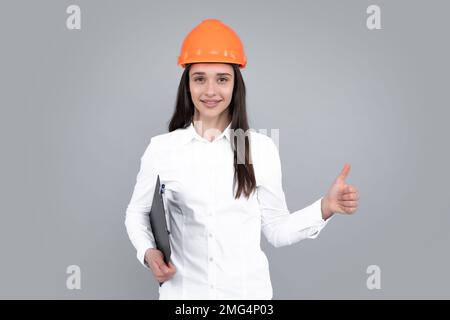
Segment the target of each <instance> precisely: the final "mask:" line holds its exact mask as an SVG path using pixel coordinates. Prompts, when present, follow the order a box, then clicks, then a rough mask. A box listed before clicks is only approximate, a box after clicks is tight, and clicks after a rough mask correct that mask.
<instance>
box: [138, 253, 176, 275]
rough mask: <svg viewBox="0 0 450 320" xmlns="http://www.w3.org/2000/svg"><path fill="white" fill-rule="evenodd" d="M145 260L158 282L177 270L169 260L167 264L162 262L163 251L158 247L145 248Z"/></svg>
mask: <svg viewBox="0 0 450 320" xmlns="http://www.w3.org/2000/svg"><path fill="white" fill-rule="evenodd" d="M145 262H146V263H147V265H148V266H149V267H150V269H151V270H152V272H153V275H154V276H155V278H156V280H158V282H159V283H163V282H165V281H167V280H169V279H170V278H172V277H173V275H174V274H175V272H176V271H177V270H176V268H175V266H174V265H173V264H172V262H170V261H169V264H168V265H167V264H166V263H165V262H164V258H163V253H162V252H161V251H160V250H158V249H154V248H149V249H147V251H146V252H145Z"/></svg>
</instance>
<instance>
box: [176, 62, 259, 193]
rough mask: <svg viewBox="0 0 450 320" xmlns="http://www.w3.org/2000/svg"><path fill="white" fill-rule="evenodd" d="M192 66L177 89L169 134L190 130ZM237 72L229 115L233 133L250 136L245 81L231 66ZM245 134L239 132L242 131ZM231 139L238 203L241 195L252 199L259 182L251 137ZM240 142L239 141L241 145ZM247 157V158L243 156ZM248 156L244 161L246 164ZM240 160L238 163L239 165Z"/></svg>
mask: <svg viewBox="0 0 450 320" xmlns="http://www.w3.org/2000/svg"><path fill="white" fill-rule="evenodd" d="M191 66H192V64H187V65H186V68H185V69H184V72H183V74H182V76H181V79H180V84H179V86H178V93H177V100H176V103H175V111H174V113H173V115H172V118H171V119H170V123H169V132H171V131H174V130H177V129H180V128H183V129H184V128H187V127H188V126H189V125H190V124H191V122H192V119H193V116H194V111H195V106H194V103H193V102H192V97H191V93H190V91H189V70H190V69H191ZM231 66H232V67H233V70H234V76H235V77H234V78H235V80H234V86H233V95H232V98H231V102H230V105H229V106H228V109H227V110H228V112H229V113H230V115H231V127H230V129H232V130H231V131H232V132H235V131H236V130H238V131H237V132H248V131H247V130H248V129H249V125H248V120H247V109H246V106H245V84H244V79H243V78H242V74H241V71H240V70H239V66H238V65H236V64H231ZM239 129H240V130H242V131H240V130H239ZM230 137H231V148H232V150H233V151H234V179H233V186H234V188H233V189H235V188H236V183H237V190H236V194H235V199H238V198H239V197H240V196H241V194H242V193H244V195H245V196H246V197H247V198H249V197H250V195H251V193H252V192H255V191H256V179H255V172H254V170H253V162H252V160H251V158H250V157H251V156H250V155H251V153H250V140H249V138H248V135H247V134H245V135H242V134H240V135H238V136H235V135H233V134H231V135H230ZM235 138H236V139H245V147H244V148H240V147H239V148H238V147H236V142H235ZM238 142H239V141H238ZM238 145H239V146H241V145H242V146H244V140H242V141H241V142H240V143H239V144H238ZM243 152H244V153H245V155H244V154H243ZM244 156H245V161H244ZM238 158H239V161H238Z"/></svg>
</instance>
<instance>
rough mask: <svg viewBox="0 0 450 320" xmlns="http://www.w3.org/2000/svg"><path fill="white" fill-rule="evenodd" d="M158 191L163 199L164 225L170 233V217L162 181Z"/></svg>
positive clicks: (164, 186)
mask: <svg viewBox="0 0 450 320" xmlns="http://www.w3.org/2000/svg"><path fill="white" fill-rule="evenodd" d="M159 193H160V194H161V197H162V199H163V203H164V213H165V216H166V225H167V233H168V234H170V217H169V215H168V208H167V201H166V185H165V184H164V183H162V184H161V186H160V189H159Z"/></svg>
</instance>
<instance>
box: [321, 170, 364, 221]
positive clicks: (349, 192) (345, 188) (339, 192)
mask: <svg viewBox="0 0 450 320" xmlns="http://www.w3.org/2000/svg"><path fill="white" fill-rule="evenodd" d="M349 171H350V165H349V164H345V166H344V169H342V171H341V173H340V174H339V176H338V177H337V178H336V180H335V181H334V182H333V185H332V186H331V188H330V189H329V190H328V193H327V194H326V195H325V196H324V197H323V199H322V217H323V219H324V220H326V219H328V218H329V217H331V216H332V215H333V213H343V214H352V213H355V212H356V209H357V208H358V200H359V191H358V189H357V188H356V187H355V186H352V185H349V184H346V183H345V179H346V178H347V176H348V173H349Z"/></svg>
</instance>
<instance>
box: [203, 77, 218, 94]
mask: <svg viewBox="0 0 450 320" xmlns="http://www.w3.org/2000/svg"><path fill="white" fill-rule="evenodd" d="M215 92H216V86H215V83H214V80H213V81H208V84H207V85H206V93H205V94H206V95H207V96H208V97H213V96H214V95H215Z"/></svg>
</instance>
